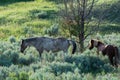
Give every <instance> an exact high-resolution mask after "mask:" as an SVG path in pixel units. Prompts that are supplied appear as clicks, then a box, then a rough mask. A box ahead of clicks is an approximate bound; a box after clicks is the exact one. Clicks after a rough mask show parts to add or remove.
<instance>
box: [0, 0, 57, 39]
mask: <svg viewBox="0 0 120 80" xmlns="http://www.w3.org/2000/svg"><path fill="white" fill-rule="evenodd" d="M56 12H57V8H56V4H55V3H53V2H46V1H42V0H40V1H30V2H16V3H11V4H8V3H6V4H5V3H4V5H1V6H0V37H1V39H5V38H8V37H9V36H10V35H13V36H15V37H20V36H23V35H28V36H29V34H30V33H31V34H33V35H34V34H36V35H37V34H39V35H41V34H42V33H43V31H44V30H43V29H46V28H48V27H50V26H51V25H52V24H53V21H54V17H55V15H54V14H56Z"/></svg>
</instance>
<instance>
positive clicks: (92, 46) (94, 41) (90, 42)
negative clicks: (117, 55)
mask: <svg viewBox="0 0 120 80" xmlns="http://www.w3.org/2000/svg"><path fill="white" fill-rule="evenodd" d="M98 42H99V41H98V40H94V39H91V40H90V41H89V44H88V46H89V49H90V50H91V49H93V48H94V47H96V46H98Z"/></svg>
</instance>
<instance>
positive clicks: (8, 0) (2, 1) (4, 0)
mask: <svg viewBox="0 0 120 80" xmlns="http://www.w3.org/2000/svg"><path fill="white" fill-rule="evenodd" d="M27 1H34V0H0V6H6V5H9V4H12V3H16V2H27Z"/></svg>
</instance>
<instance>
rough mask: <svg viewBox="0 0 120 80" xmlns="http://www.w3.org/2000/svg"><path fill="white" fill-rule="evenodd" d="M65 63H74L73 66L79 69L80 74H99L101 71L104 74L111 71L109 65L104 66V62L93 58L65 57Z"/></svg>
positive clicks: (82, 56)
mask: <svg viewBox="0 0 120 80" xmlns="http://www.w3.org/2000/svg"><path fill="white" fill-rule="evenodd" d="M83 54H84V53H83ZM65 62H67V63H75V65H76V66H77V67H78V68H79V70H80V73H100V72H102V71H104V72H111V71H113V69H112V67H111V66H110V65H106V63H105V62H104V61H102V60H101V59H100V58H98V57H94V56H88V55H80V56H78V55H76V56H74V57H71V56H67V57H65Z"/></svg>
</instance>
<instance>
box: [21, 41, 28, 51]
mask: <svg viewBox="0 0 120 80" xmlns="http://www.w3.org/2000/svg"><path fill="white" fill-rule="evenodd" d="M26 48H27V43H26V41H25V40H22V41H21V47H20V52H22V53H23V52H24V50H25V49H26Z"/></svg>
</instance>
